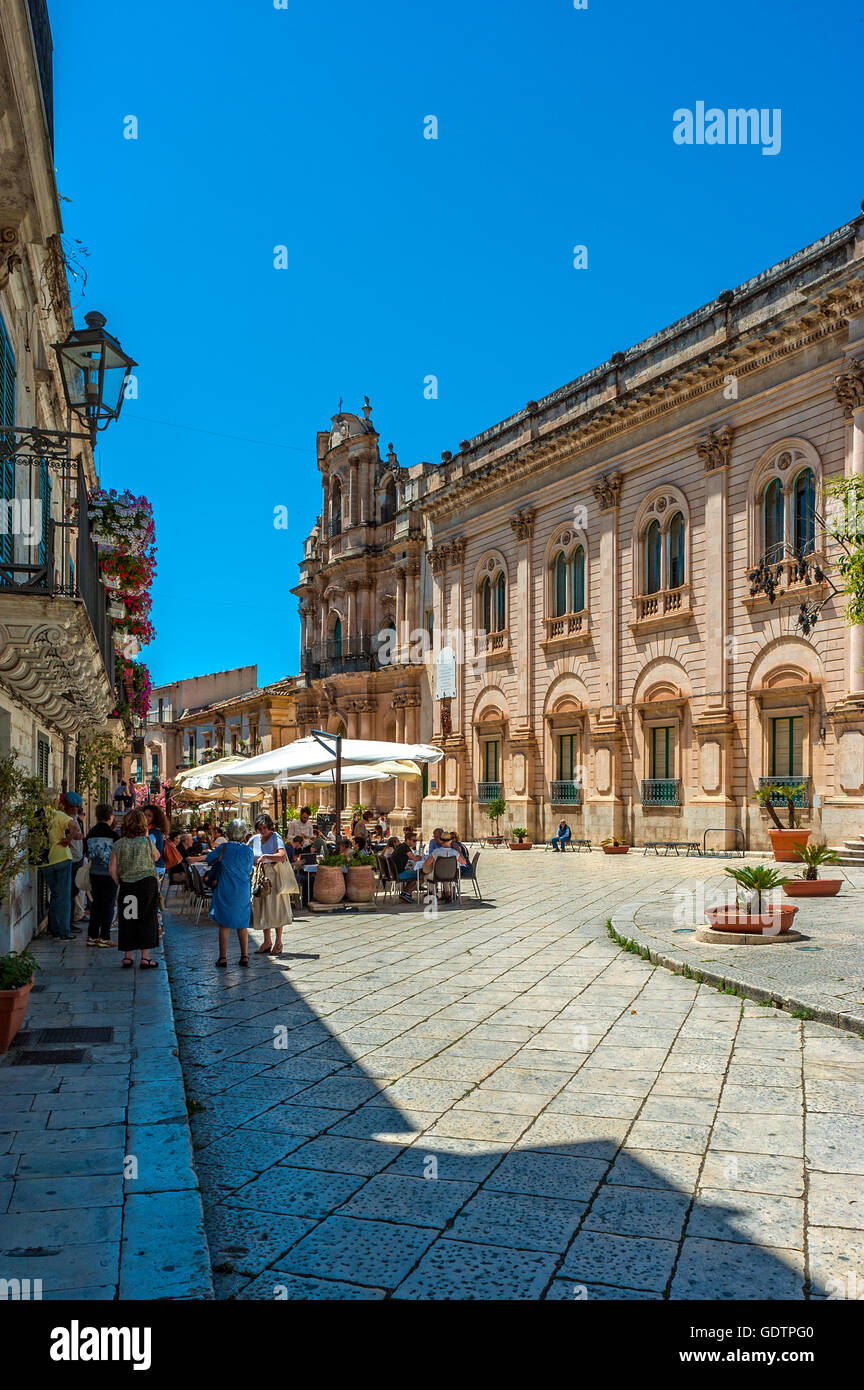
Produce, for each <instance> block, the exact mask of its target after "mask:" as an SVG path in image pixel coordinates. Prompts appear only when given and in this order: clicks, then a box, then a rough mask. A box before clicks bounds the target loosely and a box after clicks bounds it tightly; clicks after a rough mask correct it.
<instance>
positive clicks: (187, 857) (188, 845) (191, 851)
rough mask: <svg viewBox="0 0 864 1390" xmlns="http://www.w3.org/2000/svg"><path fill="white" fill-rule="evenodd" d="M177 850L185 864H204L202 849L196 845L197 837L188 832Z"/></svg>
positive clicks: (181, 838)
mask: <svg viewBox="0 0 864 1390" xmlns="http://www.w3.org/2000/svg"><path fill="white" fill-rule="evenodd" d="M177 848H178V849H179V851H180V853H181V855H182V856H183V862H184V864H201V863H203V860H204V855H203V854H202V852H201V847H200V846H199V845H198V844H197V843H196V840H195V837H194V836H193V835H191V834H190V832H189V831H188V830H187V831H186V832H185V833H184V834H183V835H181V836H180V839H179V841H178V844H177Z"/></svg>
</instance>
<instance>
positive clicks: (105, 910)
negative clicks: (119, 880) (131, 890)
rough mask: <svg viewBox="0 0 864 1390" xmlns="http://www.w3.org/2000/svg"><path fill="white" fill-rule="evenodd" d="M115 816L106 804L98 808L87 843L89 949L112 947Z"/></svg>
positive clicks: (114, 894) (115, 888) (114, 895)
mask: <svg viewBox="0 0 864 1390" xmlns="http://www.w3.org/2000/svg"><path fill="white" fill-rule="evenodd" d="M118 838H119V837H118V835H117V831H116V829H115V822H114V813H113V811H112V810H111V807H110V806H109V805H107V803H103V804H102V805H99V806H97V807H96V823H95V825H94V826H93V828H92V829H91V831H90V834H89V835H88V836H87V839H86V841H85V847H86V851H87V858H88V859H89V860H90V893H91V896H92V899H93V901H92V903H91V905H90V926H89V928H88V932H87V945H88V946H103V947H104V946H111V945H112V944H113V943H112V941H111V923H112V921H113V919H114V904H115V902H116V901H117V884H116V883H115V882H114V880H113V878H112V877H111V874H110V872H109V866H110V864H111V852H112V850H113V849H114V845H115V843H116V841H117V839H118Z"/></svg>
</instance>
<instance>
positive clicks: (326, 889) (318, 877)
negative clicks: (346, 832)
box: [312, 854, 346, 903]
mask: <svg viewBox="0 0 864 1390" xmlns="http://www.w3.org/2000/svg"><path fill="white" fill-rule="evenodd" d="M345 864H346V859H345V855H344V854H325V855H322V857H321V858H320V859H319V860H318V867H317V869H316V870H315V886H314V888H313V890H312V896H313V898H314V899H315V901H316V903H341V901H342V899H343V898H344V897H345V877H346V876H345V874H344V873H343V872H342V870H343V868H344V867H345Z"/></svg>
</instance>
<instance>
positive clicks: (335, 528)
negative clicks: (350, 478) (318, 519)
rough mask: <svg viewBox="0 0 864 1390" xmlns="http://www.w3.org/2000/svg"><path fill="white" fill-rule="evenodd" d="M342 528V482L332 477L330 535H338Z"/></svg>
mask: <svg viewBox="0 0 864 1390" xmlns="http://www.w3.org/2000/svg"><path fill="white" fill-rule="evenodd" d="M341 530H342V484H341V483H340V482H339V479H338V478H334V479H333V481H332V483H331V484H330V535H331V536H338V535H339V533H340V531H341Z"/></svg>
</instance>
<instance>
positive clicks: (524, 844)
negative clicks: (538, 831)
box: [509, 840, 534, 849]
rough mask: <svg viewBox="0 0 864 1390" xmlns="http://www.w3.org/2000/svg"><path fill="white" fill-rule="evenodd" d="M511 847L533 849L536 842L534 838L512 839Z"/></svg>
mask: <svg viewBox="0 0 864 1390" xmlns="http://www.w3.org/2000/svg"><path fill="white" fill-rule="evenodd" d="M509 848H510V849H533V848H534V842H533V840H511V841H510V842H509Z"/></svg>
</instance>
